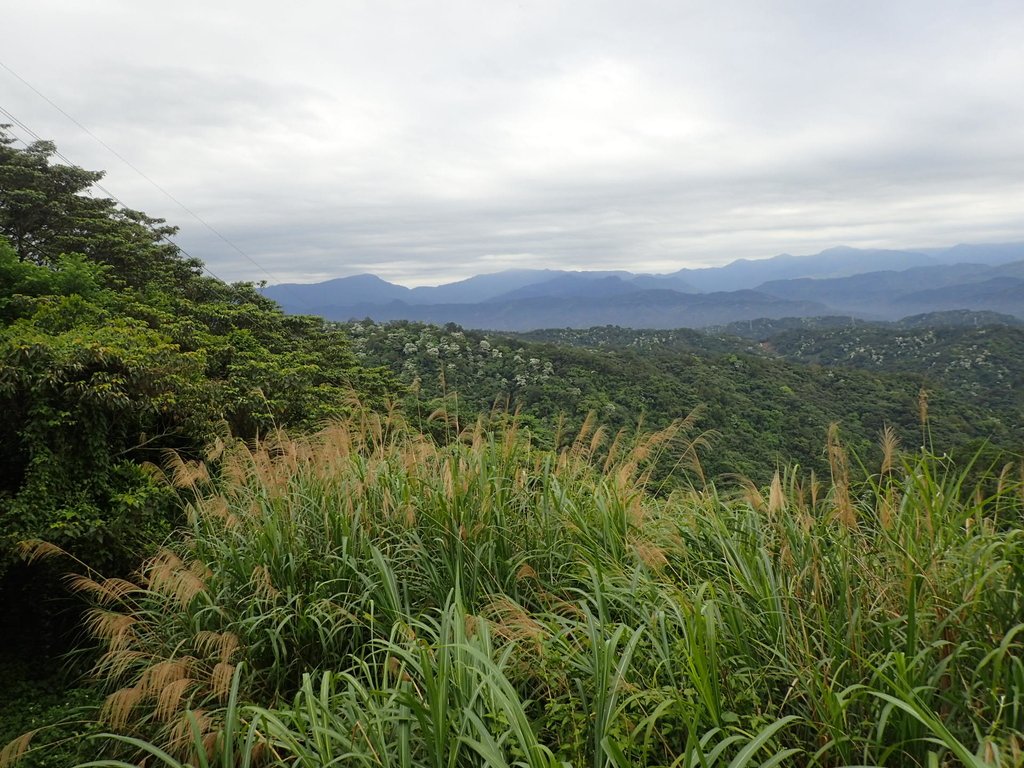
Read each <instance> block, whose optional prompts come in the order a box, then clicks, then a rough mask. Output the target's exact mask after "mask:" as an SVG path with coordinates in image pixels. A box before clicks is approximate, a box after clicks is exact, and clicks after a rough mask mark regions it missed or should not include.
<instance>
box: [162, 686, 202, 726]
mask: <svg viewBox="0 0 1024 768" xmlns="http://www.w3.org/2000/svg"><path fill="white" fill-rule="evenodd" d="M193 682H194V681H192V680H190V679H189V678H187V677H183V678H181V679H179V680H174V681H173V682H170V683H168V684H167V685H165V686H164V687H163V689H162V690H161V691H160V693H159V695H158V696H157V699H156V709H154V710H153V714H154V715H155V716H156V719H157V720H161V721H163V722H167V721H169V720H170V719H171V718H172V717H174V715H175V713H176V712H178V710H179V709H180V708H181V700H182V697H183V696H184V695H185V691H187V690H188V688H189V686H191V685H192V684H193Z"/></svg>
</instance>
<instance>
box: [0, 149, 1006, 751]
mask: <svg viewBox="0 0 1024 768" xmlns="http://www.w3.org/2000/svg"><path fill="white" fill-rule="evenodd" d="M53 152H54V149H53V147H52V145H50V144H47V143H45V142H40V143H37V144H34V145H31V146H29V147H27V148H24V149H18V148H16V147H14V145H13V143H12V142H11V141H10V140H8V139H2V140H0V407H2V408H3V409H4V411H5V419H4V420H3V422H2V423H0V602H2V606H0V616H2V619H3V621H4V622H5V627H4V631H3V633H2V635H3V641H4V646H5V647H4V648H3V649H2V650H3V652H4V655H3V657H2V659H0V686H2V688H3V693H2V694H0V696H2V697H3V703H4V706H3V708H2V710H0V740H5V739H7V738H11V739H13V740H12V741H11V743H10V744H9V745H8V747H7V748H6V749H4V750H3V753H2V754H0V764H3V763H6V762H8V761H13V760H15V759H17V758H19V757H20V758H21V759H22V760H23V761H24V762H23V764H24V765H27V766H36V767H39V768H42V767H43V766H68V765H71V764H74V763H76V762H87V761H90V760H99V761H100V762H96V763H92V764H94V765H109V766H115V765H120V766H123V765H138V764H145V765H151V766H152V765H165V766H171V767H172V768H174V767H179V768H180V766H185V765H189V766H196V767H197V768H198V766H213V765H216V766H222V767H223V768H228V766H285V765H287V766H322V765H329V764H338V765H341V764H345V765H347V764H354V765H365V766H410V767H411V766H436V767H439V766H452V767H454V766H460V767H461V766H508V765H528V766H554V765H566V764H570V765H575V766H583V765H591V766H595V768H598V767H602V768H603V767H606V766H616V767H619V766H626V765H648V766H673V768H674V767H675V766H687V767H688V768H696V767H697V766H704V767H705V768H706V767H707V766H722V765H728V766H730V768H742V767H743V766H748V765H755V764H756V765H764V766H774V765H784V764H793V765H820V766H838V765H863V764H871V765H890V766H905V765H910V766H922V767H923V766H929V768H930V766H935V765H956V764H961V765H969V766H982V765H1017V764H1020V763H1021V762H1022V760H1024V755H1022V750H1024V725H1022V724H1024V623H1021V616H1022V615H1024V611H1022V609H1024V537H1022V531H1024V525H1022V523H1024V517H1022V516H1024V467H1022V465H1021V463H1020V460H1019V459H1020V457H1019V455H1014V454H1013V453H1012V451H1013V450H1014V449H1018V450H1019V447H1020V444H1021V435H1020V432H1019V430H1020V429H1021V424H1024V419H1020V418H1017V417H1018V416H1020V415H1021V412H1020V394H1019V391H1020V386H1019V385H1020V383H1021V381H1020V373H1021V371H1020V360H1021V359H1022V357H1021V356H1020V355H1018V353H1017V351H1018V350H1019V349H1020V345H1021V343H1022V337H1021V335H1020V331H1019V330H1018V331H1013V330H1011V329H1006V328H994V327H986V328H978V329H973V328H971V327H969V326H965V327H963V328H961V329H960V330H959V331H957V332H953V331H947V330H937V329H935V328H932V327H925V328H921V329H920V330H916V329H910V328H908V329H902V330H901V331H900V332H899V333H896V332H894V331H893V329H888V330H882V329H879V328H877V327H869V328H852V329H848V328H844V327H842V324H836V323H832V324H827V325H831V326H835V327H834V328H833V329H832V330H828V329H817V331H816V332H815V333H816V334H817V335H815V333H810V330H809V329H808V328H807V327H805V326H804V325H802V326H800V327H796V328H789V329H786V332H785V333H775V334H773V335H772V336H771V338H768V337H764V338H761V339H758V341H753V342H752V341H750V340H743V339H740V338H737V337H735V336H731V335H727V334H717V335H705V334H699V333H695V332H688V331H659V332H636V331H623V330H622V329H615V328H605V329H591V330H590V331H558V332H550V334H549V335H548V337H546V338H544V339H543V340H541V339H523V338H507V337H502V336H498V335H495V334H482V333H476V332H471V331H466V330H463V329H460V328H458V327H457V326H446V327H444V328H438V327H434V326H426V325H420V324H414V323H396V324H393V325H377V324H373V323H370V322H363V323H354V324H348V325H346V326H336V325H329V324H325V323H324V322H323V321H320V320H317V319H313V318H306V317H291V316H286V315H284V314H282V313H281V312H280V311H279V309H278V308H277V307H276V306H275V305H273V304H272V303H271V302H269V301H268V300H266V299H265V298H263V297H262V296H260V295H259V293H258V292H257V291H256V290H255V289H254V287H253V286H251V285H249V284H244V283H243V284H236V285H226V284H224V283H223V282H221V281H219V280H217V279H216V278H214V277H212V276H206V275H204V274H203V270H202V266H201V264H200V263H199V262H198V261H196V260H194V259H191V258H190V257H188V256H187V255H185V254H183V253H181V252H180V251H179V250H178V249H177V248H176V247H175V246H174V245H173V244H172V242H171V241H170V240H169V239H168V237H169V235H171V234H172V233H173V230H172V229H171V228H169V227H166V226H165V225H164V223H163V222H161V221H157V220H153V219H151V218H149V217H147V216H145V215H144V214H141V213H139V212H135V211H130V210H125V209H123V208H121V207H120V206H118V205H117V204H115V203H114V202H113V201H111V200H108V199H105V198H100V197H95V196H93V194H92V193H91V192H90V185H91V184H93V183H94V182H95V181H96V180H97V179H98V178H99V175H98V174H95V173H90V172H86V171H82V170H81V169H77V168H69V167H66V166H62V165H59V164H55V163H54V162H53ZM752 328H753V325H752V324H751V329H752ZM844 334H847V335H844ZM849 334H861V335H854V336H851V335H849ZM971 334H974V335H971ZM553 341H555V342H557V343H552V342H553ZM897 353H898V354H897ZM908 355H917V357H916V358H915V357H908ZM963 360H968V361H970V365H967V366H964V365H962V364H961V363H959V362H958V361H963ZM840 364H842V365H840ZM922 387H925V388H927V389H930V390H932V392H931V395H930V397H929V398H923V397H921V395H920V393H921V390H922ZM972 387H973V389H972ZM990 393H992V394H991V396H990ZM516 412H518V413H516ZM835 422H839V423H840V426H839V427H836V426H833V424H834V423H835ZM598 423H603V424H607V425H608V429H607V430H606V429H605V428H604V427H598V426H597V424H598ZM286 430H287V431H286ZM879 435H881V436H882V439H881V443H880V444H879V442H878V438H879ZM981 438H988V439H989V440H991V441H993V446H994V447H995V448H996V449H999V450H998V451H990V452H988V453H984V454H982V453H977V452H973V451H971V450H968V449H969V448H970V447H971V444H972V442H974V441H977V440H979V439H981ZM901 439H902V443H903V444H905V445H908V446H913V447H912V448H910V449H909V450H907V451H903V450H901V448H900V444H901ZM922 444H923V447H919V446H922ZM933 446H935V447H936V448H937V452H936V451H933ZM849 448H853V449H855V453H856V455H850V453H848V449H849ZM952 449H956V450H952ZM947 450H951V455H936V453H940V452H942V451H947ZM997 459H998V460H997ZM67 588H70V592H71V595H70V596H69V594H68V592H67ZM68 649H72V650H73V651H74V652H73V653H72V654H71V655H69V656H66V657H63V660H62V661H60V662H58V661H57V657H56V655H55V654H56V652H58V651H61V650H68ZM62 670H63V671H62ZM84 670H91V672H90V673H89V674H88V675H85V674H84ZM29 728H32V729H38V730H31V731H29V730H28V729H29ZM26 731H27V732H26ZM19 734H23V735H19Z"/></svg>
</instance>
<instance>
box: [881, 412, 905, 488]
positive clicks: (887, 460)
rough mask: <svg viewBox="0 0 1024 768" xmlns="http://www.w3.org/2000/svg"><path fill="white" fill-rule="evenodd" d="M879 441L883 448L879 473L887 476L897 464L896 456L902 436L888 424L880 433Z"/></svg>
mask: <svg viewBox="0 0 1024 768" xmlns="http://www.w3.org/2000/svg"><path fill="white" fill-rule="evenodd" d="M878 443H879V445H880V446H881V448H882V466H881V467H880V468H879V470H878V473H879V474H880V475H881V476H883V477H886V476H888V475H889V473H891V472H892V469H893V467H894V466H895V460H896V456H897V454H898V453H899V449H900V438H899V435H897V434H896V430H895V429H893V428H892V427H891V426H889V425H888V424H886V425H885V427H883V428H882V432H881V434H880V435H879V438H878Z"/></svg>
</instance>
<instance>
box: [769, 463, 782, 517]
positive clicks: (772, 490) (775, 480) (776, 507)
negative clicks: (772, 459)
mask: <svg viewBox="0 0 1024 768" xmlns="http://www.w3.org/2000/svg"><path fill="white" fill-rule="evenodd" d="M785 508H786V494H785V493H784V492H783V490H782V476H781V475H780V474H779V470H777V469H776V470H775V474H774V475H772V482H771V486H770V487H769V489H768V514H770V515H778V514H779V513H780V512H782V511H783V510H785Z"/></svg>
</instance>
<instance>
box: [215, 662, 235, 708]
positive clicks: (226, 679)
mask: <svg viewBox="0 0 1024 768" xmlns="http://www.w3.org/2000/svg"><path fill="white" fill-rule="evenodd" d="M234 676H235V665H234V664H230V663H228V662H226V661H221V662H218V663H217V664H216V665H214V667H213V672H212V674H211V675H210V689H211V690H212V691H213V695H214V696H216V697H217V699H218V700H220V701H222V702H223V701H227V698H228V694H229V693H231V681H232V679H233V678H234Z"/></svg>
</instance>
